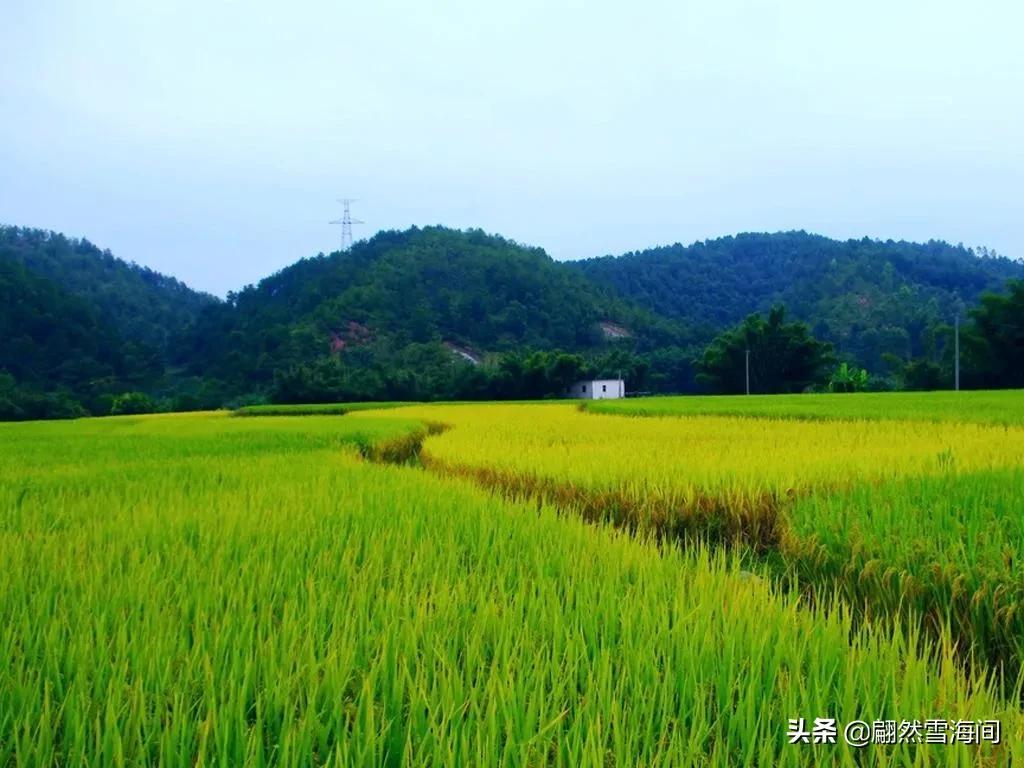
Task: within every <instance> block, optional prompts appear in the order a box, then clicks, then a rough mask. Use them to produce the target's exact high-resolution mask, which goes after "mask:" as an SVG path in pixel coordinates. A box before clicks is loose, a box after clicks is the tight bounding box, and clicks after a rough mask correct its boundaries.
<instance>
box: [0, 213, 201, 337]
mask: <svg viewBox="0 0 1024 768" xmlns="http://www.w3.org/2000/svg"><path fill="white" fill-rule="evenodd" d="M0 262H7V263H13V264H18V265H20V266H22V267H24V269H25V270H26V271H28V272H30V273H31V274H33V275H36V276H38V277H40V278H43V279H45V280H48V281H50V282H51V283H52V284H54V285H57V286H59V287H60V288H61V290H63V291H65V292H66V293H68V294H70V295H72V296H75V297H77V298H78V299H79V300H80V301H81V302H82V303H83V304H85V305H88V306H89V307H91V308H92V311H94V312H95V313H96V316H97V317H98V318H99V320H100V321H102V322H103V323H104V324H105V325H107V326H108V327H110V328H113V329H116V331H117V333H118V334H119V335H120V336H121V337H122V338H123V339H124V340H125V341H126V342H130V343H133V344H135V345H138V346H139V347H140V348H148V349H151V350H154V351H155V352H156V353H157V354H159V355H162V354H164V353H165V352H166V348H167V345H168V344H169V343H170V342H171V340H172V339H173V338H174V337H175V336H176V335H177V334H180V333H181V332H182V331H184V330H185V328H186V327H187V326H188V325H189V324H190V323H191V322H192V321H193V320H195V318H196V316H197V315H198V314H199V312H200V311H201V310H202V309H203V308H204V307H207V306H211V305H213V304H215V303H216V301H217V300H216V299H214V298H213V297H212V296H209V295H207V294H204V293H199V292H197V291H193V290H192V289H191V288H189V287H188V286H186V285H185V284H184V283H182V282H180V281H178V280H176V279H174V278H173V277H167V276H166V275H161V274H160V273H158V272H154V271H153V270H151V269H148V268H146V267H141V266H139V265H137V264H129V263H128V262H125V261H122V260H121V259H118V258H116V257H115V256H113V255H112V254H111V253H110V251H101V250H100V249H99V248H97V247H96V246H95V245H93V244H92V243H90V242H89V241H88V240H84V239H82V240H75V239H70V238H67V237H65V236H64V235H60V234H57V233H55V232H46V231H43V230H38V229H27V228H21V227H4V226H0Z"/></svg>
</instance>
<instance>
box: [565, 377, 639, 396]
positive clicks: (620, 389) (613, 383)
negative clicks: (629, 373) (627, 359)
mask: <svg viewBox="0 0 1024 768" xmlns="http://www.w3.org/2000/svg"><path fill="white" fill-rule="evenodd" d="M565 396H566V397H579V398H583V399H585V400H611V399H614V398H618V397H625V396H626V382H625V381H623V380H622V379H593V380H591V381H577V382H576V383H575V384H573V385H572V386H571V387H568V388H567V389H566V390H565Z"/></svg>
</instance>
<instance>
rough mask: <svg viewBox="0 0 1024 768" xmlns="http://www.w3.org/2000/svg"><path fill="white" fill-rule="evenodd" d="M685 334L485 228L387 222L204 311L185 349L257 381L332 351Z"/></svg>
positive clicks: (555, 343) (487, 349) (487, 348)
mask: <svg viewBox="0 0 1024 768" xmlns="http://www.w3.org/2000/svg"><path fill="white" fill-rule="evenodd" d="M680 337H681V332H680V331H679V329H678V328H677V327H675V326H674V325H673V324H672V323H666V322H664V321H661V320H658V319H656V318H655V317H654V316H653V315H652V314H651V313H648V312H646V311H644V310H640V309H637V308H636V307H634V306H631V305H630V304H629V303H628V302H625V301H622V300H621V299H618V298H616V297H614V296H613V295H612V294H611V292H608V291H604V290H602V289H599V288H597V287H595V286H594V285H593V284H592V283H591V282H590V281H589V280H587V279H586V278H584V277H583V276H581V275H579V274H577V273H576V272H575V271H573V270H569V269H566V268H565V267H564V265H562V264H559V263H558V262H555V261H553V260H552V259H551V258H550V257H549V256H548V255H547V254H546V253H544V251H543V250H541V249H539V248H527V247H524V246H521V245H518V244H517V243H514V242H512V241H510V240H506V239H504V238H501V237H497V236H493V235H487V234H485V233H483V232H481V231H479V230H470V231H458V230H452V229H447V228H444V227H428V228H424V229H419V228H412V229H410V230H407V231H404V232H383V233H380V234H378V235H376V236H375V237H373V238H372V239H370V240H369V241H366V242H363V243H357V244H356V245H355V246H354V247H353V248H352V249H351V250H350V251H348V252H345V253H335V254H332V255H330V256H323V255H320V256H318V257H316V258H311V259H303V260H302V261H299V262H298V263H296V264H294V265H292V266H290V267H288V268H286V269H284V270H282V271H280V272H278V273H277V274H275V275H272V276H270V277H268V278H266V279H264V280H262V281H261V282H260V283H259V285H257V286H250V287H247V288H246V289H244V290H242V291H241V292H239V293H238V294H232V295H231V296H230V297H229V302H228V303H227V304H225V305H223V306H216V307H211V308H209V309H208V310H206V311H205V312H204V314H203V315H202V317H201V319H200V321H199V322H198V323H197V325H196V326H195V328H194V330H193V332H192V333H191V334H190V337H189V341H188V342H186V343H185V344H184V345H183V346H182V347H181V349H180V351H181V353H182V355H183V359H182V362H184V363H186V364H187V365H188V366H189V367H190V369H191V370H193V371H195V372H196V373H200V372H205V373H212V374H213V375H216V376H219V377H222V378H224V379H227V380H232V381H244V382H245V383H246V384H247V386H250V387H257V388H258V387H261V386H265V385H267V384H269V383H270V382H271V381H273V377H274V373H275V371H277V370H280V369H281V368H283V367H288V366H294V365H300V364H307V363H311V362H313V361H315V360H317V359H320V358H323V357H327V356H329V355H335V356H340V359H341V360H343V361H345V362H347V364H348V365H350V366H360V365H364V366H365V365H366V364H369V363H370V362H371V360H376V361H382V360H385V359H387V360H389V361H390V365H391V367H393V368H394V367H402V366H405V365H409V366H411V367H410V370H408V371H407V372H408V374H409V375H411V376H416V375H424V376H426V375H429V373H430V372H429V371H424V370H417V369H416V367H415V366H419V367H422V366H427V365H429V366H430V367H434V362H430V363H427V362H425V361H424V360H423V359H422V355H421V356H420V358H419V359H418V360H417V362H416V364H415V366H413V364H412V363H407V362H402V361H401V360H400V359H399V358H401V357H402V354H401V352H402V350H405V349H408V348H419V349H420V352H421V353H422V352H425V349H423V348H429V349H430V350H432V352H431V355H432V356H434V357H436V355H434V353H436V352H437V351H438V350H442V349H446V351H445V352H443V359H444V361H445V362H446V363H448V362H450V361H456V362H462V363H467V362H468V359H469V358H471V357H472V358H475V359H477V360H484V359H486V358H487V357H488V356H489V355H491V354H493V353H498V352H508V351H512V350H522V349H554V348H557V349H562V350H569V351H586V350H599V349H602V348H605V347H608V346H614V345H623V344H625V345H627V346H628V348H630V349H633V348H650V347H652V346H655V345H659V344H668V343H675V342H677V341H678V340H679V338H680Z"/></svg>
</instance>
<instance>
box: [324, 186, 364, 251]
mask: <svg viewBox="0 0 1024 768" xmlns="http://www.w3.org/2000/svg"><path fill="white" fill-rule="evenodd" d="M338 202H339V203H341V204H342V205H343V206H345V208H344V212H343V213H342V214H341V218H340V219H335V220H334V221H332V222H330V223H331V224H340V225H341V250H343V251H347V250H348V249H349V248H351V247H352V225H353V224H363V223H365V222H362V221H360V220H359V219H353V218H352V215H351V213H349V205H350V204H352V203H354V202H355V199H354V198H351V197H343V198H341V199H340V200H338Z"/></svg>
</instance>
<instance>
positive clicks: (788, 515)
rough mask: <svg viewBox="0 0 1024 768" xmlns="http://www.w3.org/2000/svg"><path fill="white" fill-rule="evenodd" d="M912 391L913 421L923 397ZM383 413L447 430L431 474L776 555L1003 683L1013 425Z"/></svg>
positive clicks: (1022, 620) (1012, 673)
mask: <svg viewBox="0 0 1024 768" xmlns="http://www.w3.org/2000/svg"><path fill="white" fill-rule="evenodd" d="M988 394H991V393H988ZM832 397H833V400H835V401H842V402H844V403H845V402H848V401H847V399H846V396H832ZM915 397H916V398H917V401H916V406H915V408H913V409H911V414H912V415H913V414H915V413H919V412H922V411H924V410H925V407H926V405H927V404H928V403H929V402H930V395H916V396H915ZM719 399H722V398H719ZM733 400H743V398H733ZM652 402H655V403H656V402H657V400H654V401H652ZM394 413H395V414H396V415H399V414H401V415H402V416H405V417H410V418H427V417H429V418H431V419H435V420H439V421H443V422H445V423H448V424H450V425H451V426H452V429H450V430H449V431H447V432H445V433H444V434H442V435H440V436H438V437H433V438H431V439H429V440H428V441H427V443H426V445H425V446H424V449H423V454H422V455H423V457H424V460H425V461H426V463H427V464H428V466H432V467H434V468H435V469H438V470H440V471H442V472H447V473H451V474H457V475H465V476H469V477H473V478H474V479H476V480H477V481H481V482H483V483H484V484H486V485H489V486H492V487H496V488H499V489H501V490H503V491H505V492H506V493H507V494H508V495H510V496H513V497H531V496H532V497H539V498H542V499H546V500H548V501H551V502H553V503H557V504H559V505H563V506H572V507H574V508H576V509H577V510H578V511H581V512H582V513H583V514H584V515H586V516H588V517H592V518H599V519H608V520H611V521H614V522H616V523H618V524H620V525H625V526H627V527H628V528H630V529H633V530H636V529H640V530H648V531H653V532H655V533H658V534H660V535H667V536H669V537H670V538H684V539H685V538H691V537H694V536H696V537H699V538H702V539H704V540H707V541H721V540H724V541H727V542H736V541H739V542H741V543H746V544H749V545H752V546H754V547H756V548H757V549H759V550H761V551H763V552H775V553H778V554H781V555H782V556H783V565H784V567H785V571H786V572H787V573H798V574H799V575H800V576H801V578H802V579H803V581H804V582H805V583H806V582H812V583H817V584H818V585H819V589H820V588H822V587H823V588H824V589H826V590H831V589H835V588H838V589H840V590H842V592H843V593H844V594H845V595H846V596H847V597H848V598H849V599H850V601H851V604H852V605H854V606H856V607H857V608H858V610H860V611H862V612H863V613H864V615H866V616H867V617H869V618H870V617H872V616H880V615H888V616H892V615H893V614H896V613H902V614H903V615H905V616H912V617H915V618H917V619H922V620H925V621H926V622H927V623H928V626H929V627H930V628H931V630H932V631H933V632H934V633H935V634H940V633H941V632H943V631H947V630H948V631H951V632H952V634H953V636H954V637H955V639H956V640H957V643H958V647H959V649H960V652H961V654H962V655H963V656H965V657H966V656H969V655H970V654H972V653H973V654H976V655H977V656H978V658H980V659H985V660H987V662H988V663H989V664H990V665H991V666H992V667H993V668H994V669H1001V670H1002V671H1004V672H1005V673H1006V674H1007V675H1008V680H1009V687H1011V688H1012V686H1013V684H1014V681H1015V680H1016V678H1017V674H1018V672H1019V670H1020V668H1021V662H1022V658H1024V607H1022V606H1021V603H1022V598H1024V588H1022V587H1021V584H1022V581H1021V579H1022V575H1021V571H1020V568H1021V563H1022V562H1024V560H1022V555H1024V529H1022V528H1021V524H1020V519H1021V513H1022V511H1024V507H1022V504H1024V501H1022V499H1024V483H1022V482H1021V480H1020V478H1021V475H1020V472H1019V467H1020V466H1022V465H1024V427H1018V426H1013V427H1010V426H994V425H992V424H990V423H968V422H953V421H951V420H948V419H947V420H945V421H942V420H940V421H921V420H917V419H914V418H911V419H908V420H905V421H896V420H859V421H838V420H828V421H823V420H794V419H770V418H743V417H729V416H689V417H678V416H677V417H649V418H642V419H637V418H627V417H623V416H611V415H595V414H592V413H588V412H586V411H580V410H579V409H577V408H575V407H573V406H571V405H545V406H539V405H481V406H470V405H458V406H426V407H418V408H407V409H400V410H397V411H395V412H394ZM361 416H362V415H358V414H357V415H353V419H354V420H357V419H358V418H360V417H361ZM365 417H366V418H372V417H374V416H373V414H372V412H371V413H369V414H366V415H365Z"/></svg>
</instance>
